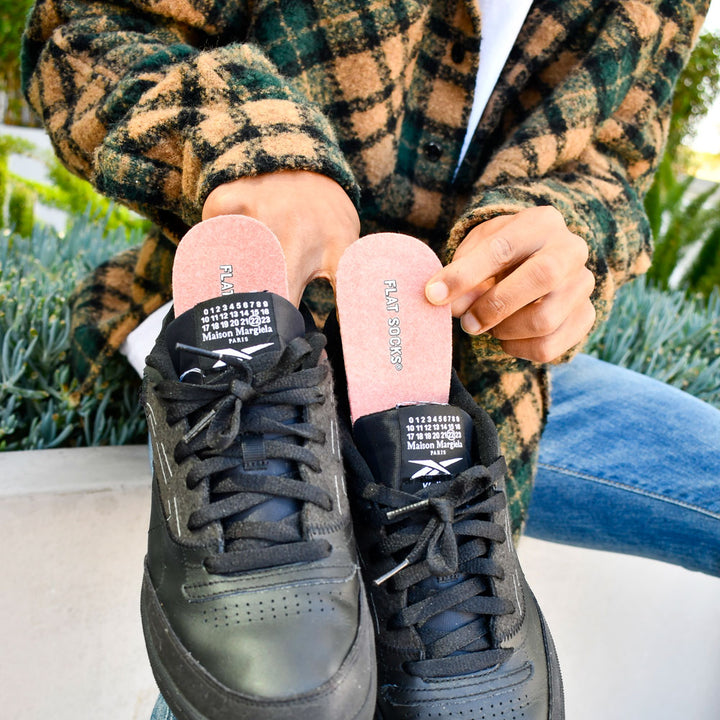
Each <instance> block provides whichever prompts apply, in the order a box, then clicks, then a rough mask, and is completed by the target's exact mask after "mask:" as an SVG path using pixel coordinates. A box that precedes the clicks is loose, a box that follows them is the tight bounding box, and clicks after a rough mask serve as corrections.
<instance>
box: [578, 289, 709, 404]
mask: <svg viewBox="0 0 720 720" xmlns="http://www.w3.org/2000/svg"><path fill="white" fill-rule="evenodd" d="M587 352H589V353H590V354H591V355H595V356H596V357H599V358H600V359H601V360H606V361H607V362H611V363H614V364H615V365H621V366H623V367H627V368H630V369H631V370H636V371H637V372H640V373H643V374H645V375H649V376H651V377H654V378H656V379H657V380H662V381H663V382H666V383H668V384H670V385H673V386H675V387H678V388H680V389H681V390H685V392H688V393H690V394H691V395H694V396H695V397H698V398H700V399H701V400H705V401H706V402H708V403H710V404H711V405H714V406H715V407H717V408H720V290H719V289H718V288H715V289H713V290H712V291H711V292H710V294H709V297H707V298H703V297H697V296H696V297H688V296H687V294H686V293H685V292H684V291H682V290H670V291H668V290H660V289H659V288H656V287H654V286H652V285H651V284H649V282H648V281H647V280H646V278H644V277H640V278H638V279H637V280H635V281H633V282H632V283H629V284H627V285H625V286H624V287H622V288H620V290H619V291H618V294H617V297H616V300H615V305H614V307H613V309H612V312H611V313H610V317H609V318H608V320H607V322H606V323H605V324H604V325H603V326H602V327H601V328H599V329H598V330H597V331H596V332H595V333H594V335H593V336H592V337H591V338H590V341H589V343H588V346H587Z"/></svg>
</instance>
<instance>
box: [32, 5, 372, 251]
mask: <svg viewBox="0 0 720 720" xmlns="http://www.w3.org/2000/svg"><path fill="white" fill-rule="evenodd" d="M250 6H252V3H246V2H241V1H240V0H232V1H228V2H224V3H220V2H205V1H204V0H160V1H159V2H158V1H155V0H127V2H123V1H122V0H114V2H82V1H81V0H38V1H37V3H36V5H35V7H34V8H33V11H32V13H31V16H30V20H29V24H28V28H27V31H26V35H25V43H24V51H23V83H24V88H25V93H26V96H27V97H28V99H29V102H30V104H31V105H32V107H33V108H34V109H35V110H36V111H37V112H38V113H39V114H40V115H41V117H42V118H43V122H44V124H45V127H46V128H47V130H48V132H49V134H50V137H51V139H52V142H53V144H54V146H55V150H56V152H57V154H58V155H59V156H60V158H61V159H62V161H63V162H64V163H65V164H66V165H67V167H69V168H70V169H71V170H73V171H74V172H76V173H77V174H79V175H81V176H83V177H86V178H88V179H90V180H91V182H92V183H93V184H94V185H95V187H96V188H97V189H98V190H99V191H100V192H102V193H104V194H105V195H107V196H109V197H111V198H114V199H116V200H119V201H121V202H123V203H125V204H127V205H129V206H131V207H133V208H134V209H136V210H138V211H139V212H141V213H142V214H144V215H146V216H148V217H150V218H151V219H153V220H154V221H155V222H157V223H158V224H159V225H160V226H161V227H162V228H163V229H164V230H165V231H166V232H168V233H169V234H170V235H171V236H174V237H175V238H176V239H177V238H178V237H179V236H181V235H182V233H183V232H184V230H185V229H186V228H187V226H190V225H192V224H194V223H196V222H198V221H199V220H200V218H201V211H202V205H203V202H204V200H205V198H206V197H207V195H208V193H209V192H210V191H211V190H212V189H213V188H214V187H216V186H217V185H219V184H222V183H224V182H227V181H230V180H234V179H236V178H238V177H243V176H247V175H254V174H260V173H266V172H272V171H275V170H281V169H305V170H313V171H316V172H321V173H323V174H325V175H327V176H329V177H331V178H333V179H335V180H336V181H337V182H339V183H340V184H341V185H342V186H343V187H344V188H345V189H346V191H347V192H348V193H349V194H350V196H351V197H353V199H355V200H356V201H357V197H358V191H357V188H356V186H355V182H354V179H353V176H352V172H351V170H350V168H349V166H348V165H347V163H346V162H345V160H344V158H343V155H342V153H341V152H340V149H339V147H338V144H337V141H336V138H335V136H334V133H333V129H332V127H331V126H330V124H329V122H328V121H327V119H326V118H325V117H324V116H323V115H322V113H321V112H320V111H319V110H318V109H317V108H316V107H315V106H314V105H313V104H312V103H310V102H309V101H308V100H307V99H306V98H305V97H304V96H303V94H302V93H301V92H300V91H299V89H298V88H296V87H294V86H293V84H292V82H291V81H288V80H287V79H285V78H283V77H282V76H280V74H279V73H278V72H277V69H276V68H275V66H274V65H273V64H272V63H271V62H270V61H269V60H268V59H267V57H266V56H265V55H264V54H263V52H262V51H261V50H260V48H259V47H258V46H257V45H255V44H252V43H251V42H244V40H246V38H247V36H248V33H249V27H250V25H251V18H250V16H249V12H250V11H249V9H248V8H249V7H250Z"/></svg>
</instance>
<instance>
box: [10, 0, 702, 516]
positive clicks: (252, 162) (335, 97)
mask: <svg viewBox="0 0 720 720" xmlns="http://www.w3.org/2000/svg"><path fill="white" fill-rule="evenodd" d="M707 5H708V0H536V1H535V2H534V3H533V7H532V9H531V11H530V14H529V15H528V17H527V20H526V22H525V24H524V26H523V29H522V31H521V33H520V36H519V38H518V40H517V42H516V44H515V46H514V49H513V51H512V53H511V55H510V57H509V59H508V62H507V64H506V66H505V68H504V71H503V73H502V75H501V77H500V80H499V82H498V84H497V86H496V89H495V91H494V93H493V95H492V97H491V98H490V101H489V104H488V106H487V108H486V110H485V113H484V115H483V117H482V119H481V122H480V125H479V127H478V129H477V131H476V133H475V135H474V138H473V141H472V144H471V146H470V149H469V151H468V153H467V156H466V159H465V160H464V162H463V164H462V166H461V168H460V170H459V172H458V173H457V175H456V176H455V167H456V161H457V158H458V156H459V151H460V147H461V144H462V140H463V137H464V133H465V127H466V122H467V118H468V115H469V111H470V107H471V103H472V92H473V89H474V84H475V76H476V73H477V65H478V55H477V52H476V49H477V47H478V43H479V42H480V38H481V28H482V20H481V18H480V16H479V15H478V11H477V8H476V5H475V3H474V2H473V0H426V1H424V2H423V1H421V0H389V1H388V2H380V1H379V0H336V1H329V0H294V2H291V3H289V2H284V1H282V0H257V1H256V2H242V1H241V0H226V1H225V2H221V1H219V0H107V1H103V2H84V1H82V0H38V1H37V3H36V5H35V8H34V10H33V12H32V14H31V16H30V20H29V25H28V29H27V32H26V36H25V45H24V67H23V71H24V83H25V89H26V94H27V97H28V99H29V100H30V102H31V104H32V106H33V107H34V108H35V110H36V111H37V112H38V113H39V114H40V115H41V116H42V118H43V120H44V124H45V126H46V128H47V130H48V132H49V134H50V137H51V138H52V141H53V143H54V146H55V149H56V152H57V153H58V155H59V156H60V158H61V159H62V160H63V162H64V163H65V164H66V165H67V166H68V167H69V168H70V169H71V170H73V171H75V172H76V173H77V174H79V175H81V176H83V177H86V178H89V179H90V180H91V181H92V182H93V183H94V185H95V186H96V187H97V188H98V189H99V190H100V191H101V192H103V193H105V194H106V195H108V196H110V197H112V198H115V199H117V200H120V201H121V202H123V203H125V204H127V205H129V206H131V207H133V208H135V209H137V210H138V211H139V212H141V213H143V214H144V215H146V216H148V217H149V218H151V219H152V220H153V221H154V222H155V223H156V226H157V229H156V230H155V231H153V232H152V233H151V234H150V235H149V237H148V238H147V240H146V242H145V243H144V245H143V246H142V247H141V248H139V249H134V250H131V251H128V252H126V253H124V254H123V255H121V256H119V257H117V258H115V259H113V260H111V261H110V262H108V263H106V264H105V265H103V266H102V267H100V268H98V270H97V271H96V272H95V274H94V275H93V277H92V278H90V279H89V280H88V282H87V283H85V284H84V285H83V286H82V287H81V288H80V289H79V290H78V292H77V293H76V295H75V298H74V323H73V326H74V327H73V337H74V347H73V353H74V358H75V361H76V362H75V364H76V366H77V369H78V372H79V373H80V374H81V376H84V377H89V378H92V377H94V376H95V375H96V374H97V372H98V371H99V369H100V367H101V366H102V363H103V360H104V359H105V358H106V357H107V356H108V355H109V354H110V353H111V352H113V351H114V350H116V349H117V348H118V347H119V346H120V344H121V343H122V341H123V340H124V338H125V337H126V336H127V333H128V332H129V331H130V330H131V329H132V328H133V327H135V326H136V325H137V324H138V322H139V321H140V320H142V319H143V318H144V317H145V316H146V315H147V314H149V313H150V312H152V311H153V310H154V309H156V308H157V307H159V306H160V304H161V303H162V302H164V301H165V300H167V299H168V297H169V293H170V272H171V265H172V257H173V252H174V247H175V243H176V242H177V241H178V240H179V238H180V237H181V236H182V235H183V234H184V232H185V231H186V229H187V228H188V227H189V226H191V225H193V224H194V223H196V222H198V221H199V220H200V217H201V210H202V205H203V201H204V199H205V198H206V197H207V195H208V193H209V192H210V191H211V190H212V189H213V188H214V187H216V186H217V185H219V184H221V183H223V182H226V181H230V180H233V179H236V178H238V177H242V176H247V175H253V174H259V173H268V172H273V171H275V170H280V169H290V168H299V169H305V170H312V171H316V172H320V173H323V174H325V175H328V176H330V177H332V178H333V179H335V180H336V181H337V182H339V183H340V184H341V185H342V186H343V187H344V188H345V189H346V190H347V192H348V193H349V195H350V196H351V197H352V198H353V199H354V201H355V202H356V204H357V206H358V209H359V211H360V216H361V219H362V222H363V231H364V232H373V231H379V230H392V231H399V232H405V233H408V234H411V235H415V236H417V237H420V238H423V239H424V240H425V241H427V242H428V243H429V244H430V245H431V246H432V247H433V248H434V249H435V250H436V251H437V252H438V253H439V254H440V255H441V257H443V259H445V260H448V259H450V258H451V257H452V252H453V249H454V248H456V247H457V244H458V243H459V242H460V241H461V240H462V239H463V237H464V236H465V234H466V233H467V232H468V230H469V229H471V228H472V227H473V226H475V225H476V224H478V223H481V222H483V221H484V220H487V219H489V218H492V217H495V216H497V215H500V214H507V213H515V212H517V211H518V210H520V209H522V208H525V207H529V206H537V205H552V206H554V207H556V208H557V209H558V210H560V212H561V213H562V214H563V216H564V218H565V220H566V222H567V224H568V226H569V228H570V229H571V230H572V231H573V232H575V233H577V234H579V235H580V236H582V237H583V238H584V239H585V240H586V241H587V243H588V245H589V247H590V252H591V259H590V267H591V269H592V270H593V271H594V273H595V277H596V288H595V293H594V296H593V301H594V303H595V306H596V308H597V310H598V317H599V319H600V320H602V318H603V317H605V316H606V315H607V312H608V309H609V306H610V303H611V301H612V297H613V294H614V291H615V289H616V287H617V286H618V285H619V284H620V283H622V282H624V281H625V280H627V279H628V278H631V277H633V276H634V275H635V274H637V273H639V272H642V271H644V270H645V269H646V268H647V266H648V264H649V261H650V252H651V237H650V231H649V227H648V223H647V219H646V217H645V214H644V211H643V207H642V197H643V194H644V193H645V191H646V190H647V188H648V186H649V184H650V182H651V179H652V174H653V172H654V169H655V167H656V165H657V162H658V157H659V154H660V153H661V151H662V147H663V143H664V139H665V136H666V131H667V125H668V117H669V111H670V100H671V96H672V90H673V85H674V82H675V80H676V78H677V76H678V73H679V72H680V70H681V68H682V66H683V64H684V62H685V60H686V59H687V56H688V54H689V51H690V49H691V46H692V44H693V42H694V40H695V39H696V36H697V34H698V32H699V29H700V26H701V23H702V20H703V18H704V14H705V12H706V9H707ZM316 295H317V294H316ZM312 299H313V298H311V300H312ZM314 299H315V300H316V301H317V303H320V300H321V298H319V297H315V298H314ZM317 303H316V305H317ZM322 305H323V307H324V309H325V310H327V298H325V299H324V302H323V303H322ZM321 309H322V308H321ZM455 363H456V367H457V368H458V371H459V372H460V375H461V378H462V379H463V380H464V382H465V383H466V384H467V386H468V387H469V389H470V391H471V392H472V393H473V394H474V395H475V397H476V399H477V400H478V402H479V403H480V404H481V405H482V406H484V407H485V408H486V409H487V410H488V411H489V412H490V414H491V416H492V417H493V419H494V420H495V422H496V424H497V426H498V430H499V432H500V436H501V442H502V444H503V449H504V452H505V454H506V457H507V459H508V462H509V468H510V471H509V487H508V495H509V500H510V504H511V509H512V517H513V522H514V525H515V529H516V530H517V529H518V528H519V527H520V526H521V523H522V519H523V517H524V514H525V511H526V508H527V505H528V500H529V495H530V488H531V483H532V477H533V464H534V461H535V458H536V455H537V446H538V441H539V437H540V432H541V430H542V426H543V423H544V419H545V415H546V412H547V405H548V391H547V372H546V369H544V368H543V367H541V366H538V365H534V364H532V363H529V362H525V361H521V360H517V359H513V358H511V357H509V356H507V355H505V354H504V353H503V351H502V349H501V348H500V346H499V344H497V343H496V342H495V341H494V340H493V339H492V338H490V337H488V336H483V337H480V338H473V339H471V338H469V337H466V336H462V337H460V336H459V337H458V340H457V346H456V350H455Z"/></svg>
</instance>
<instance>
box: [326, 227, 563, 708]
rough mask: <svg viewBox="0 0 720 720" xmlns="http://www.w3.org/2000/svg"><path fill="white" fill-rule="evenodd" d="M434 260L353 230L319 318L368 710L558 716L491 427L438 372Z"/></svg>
mask: <svg viewBox="0 0 720 720" xmlns="http://www.w3.org/2000/svg"><path fill="white" fill-rule="evenodd" d="M440 267H441V266H440V262H439V260H438V259H437V257H436V256H435V255H434V254H433V253H432V251H431V250H430V249H429V248H427V247H426V246H425V245H423V244H422V243H420V242H419V241H418V240H415V239H414V238H411V237H408V236H405V235H398V234H390V233H383V234H378V235H373V236H368V237H365V238H361V239H360V240H358V241H357V242H356V243H354V244H353V245H351V246H350V247H349V248H348V250H346V251H345V253H344V254H343V257H342V258H341V260H340V263H339V265H338V270H337V276H336V296H337V305H338V313H339V321H340V325H339V327H338V324H337V320H336V319H335V318H334V317H333V318H331V319H330V320H329V321H328V324H327V325H326V334H327V335H328V339H329V347H330V354H331V358H332V361H333V365H334V367H335V369H336V372H335V377H336V381H337V384H338V392H337V397H338V398H344V397H347V399H348V407H347V408H345V409H343V411H342V412H341V417H342V418H346V419H345V420H344V421H343V422H342V423H341V424H342V438H343V457H344V460H345V466H346V470H347V477H348V489H349V493H350V498H351V505H352V509H353V521H354V524H355V532H356V536H357V542H358V548H359V550H360V556H361V559H362V564H363V575H364V578H365V586H366V588H367V590H368V593H369V596H370V600H371V608H372V609H373V613H374V615H375V622H376V650H377V663H378V701H377V713H378V715H377V717H379V718H382V720H430V718H453V720H484V719H487V720H490V719H491V718H497V719H498V720H520V719H521V718H523V719H524V720H561V719H562V718H563V716H564V710H563V692H562V684H561V679H560V670H559V666H558V661H557V656H556V653H555V649H554V647H553V642H552V639H551V637H550V633H549V632H548V629H547V627H546V625H545V621H544V620H543V618H542V615H541V613H540V610H539V608H538V605H537V602H536V601H535V598H534V597H533V594H532V592H531V591H530V588H529V587H528V585H527V583H526V581H525V578H524V577H523V574H522V571H521V569H520V565H519V564H518V559H517V555H516V554H515V549H514V547H513V543H512V538H511V531H510V520H509V515H508V512H507V508H506V496H505V481H504V472H505V464H504V460H503V458H502V457H501V454H500V448H499V443H498V437H497V432H496V430H495V426H494V425H493V423H492V421H491V420H490V417H489V416H488V415H487V413H485V412H484V411H483V410H481V409H480V408H479V407H478V406H477V405H476V403H475V402H474V401H473V399H472V397H471V396H470V395H469V394H468V393H467V391H466V390H465V389H464V388H463V387H462V384H461V383H460V382H459V380H458V379H457V377H455V376H454V374H453V373H452V370H451V367H452V334H451V332H452V328H451V318H450V308H449V306H439V307H436V306H432V305H430V304H429V303H428V302H427V300H426V299H425V295H424V288H425V284H426V282H427V281H428V280H429V279H430V278H431V277H432V276H433V275H434V274H435V273H436V272H437V271H438V270H439V269H440ZM340 330H342V349H341V343H340ZM369 369H370V370H369ZM343 371H344V372H343ZM451 375H452V381H451Z"/></svg>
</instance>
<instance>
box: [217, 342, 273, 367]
mask: <svg viewBox="0 0 720 720" xmlns="http://www.w3.org/2000/svg"><path fill="white" fill-rule="evenodd" d="M272 345H273V343H271V342H269V343H261V344H260V345H251V346H250V347H246V348H243V349H242V350H237V349H235V348H220V349H218V350H213V352H214V353H217V354H218V355H220V356H221V357H222V356H223V355H231V356H232V357H236V358H240V359H241V360H252V358H253V355H254V354H255V353H257V352H260V351H261V350H264V349H265V348H267V347H271V346H272ZM221 367H225V363H224V362H223V361H222V360H218V361H217V362H216V363H215V364H214V365H213V370H215V369H217V368H221Z"/></svg>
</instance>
